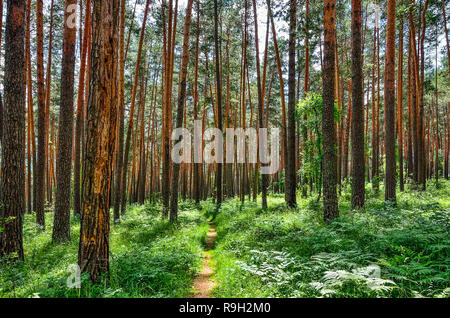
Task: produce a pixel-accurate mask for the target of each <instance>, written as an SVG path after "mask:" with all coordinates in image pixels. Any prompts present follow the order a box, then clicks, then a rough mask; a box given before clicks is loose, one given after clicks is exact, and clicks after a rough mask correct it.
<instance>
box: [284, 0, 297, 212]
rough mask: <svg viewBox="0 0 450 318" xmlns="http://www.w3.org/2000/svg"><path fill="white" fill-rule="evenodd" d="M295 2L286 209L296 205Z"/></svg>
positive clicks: (291, 9)
mask: <svg viewBox="0 0 450 318" xmlns="http://www.w3.org/2000/svg"><path fill="white" fill-rule="evenodd" d="M296 11H297V2H296V1H295V0H290V7H289V20H290V24H289V80H288V88H289V94H288V112H287V117H288V118H287V119H288V128H287V150H288V152H287V162H286V204H287V206H288V208H295V206H296V205H297V198H296V194H297V178H296V175H295V127H296V125H295V106H296V102H295V36H296V35H295V34H296V20H297V18H296V16H297V14H296Z"/></svg>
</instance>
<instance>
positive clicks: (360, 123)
mask: <svg viewBox="0 0 450 318" xmlns="http://www.w3.org/2000/svg"><path fill="white" fill-rule="evenodd" d="M361 62H362V61H361V0H352V208H353V209H358V208H363V207H364V203H365V181H364V178H365V163H364V105H363V88H362V64H361Z"/></svg>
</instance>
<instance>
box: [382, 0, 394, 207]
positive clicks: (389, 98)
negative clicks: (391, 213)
mask: <svg viewBox="0 0 450 318" xmlns="http://www.w3.org/2000/svg"><path fill="white" fill-rule="evenodd" d="M384 98H385V112H386V114H385V120H384V121H385V124H384V127H385V148H386V176H385V199H386V201H394V202H395V201H396V193H395V192H396V166H395V0H388V3H387V29H386V65H385V80H384Z"/></svg>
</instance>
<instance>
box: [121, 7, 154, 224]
mask: <svg viewBox="0 0 450 318" xmlns="http://www.w3.org/2000/svg"><path fill="white" fill-rule="evenodd" d="M149 4H150V0H147V2H146V5H145V11H144V20H143V21H142V28H141V35H140V38H139V47H138V53H137V57H136V67H135V70H134V80H133V88H132V91H131V106H130V112H129V118H128V130H127V138H126V141H125V155H124V158H123V168H122V187H121V189H120V190H121V194H120V199H121V213H122V214H125V211H126V206H127V200H126V199H127V193H126V187H125V185H126V184H127V172H128V160H129V156H130V144H131V133H132V132H133V125H134V107H135V105H136V91H137V85H138V79H139V71H140V64H141V55H142V46H143V43H144V35H145V27H146V24H147V15H148V8H149ZM123 62H124V61H122V63H123ZM122 63H121V64H122ZM121 68H122V66H121ZM120 73H122V71H120ZM119 76H121V75H119ZM119 89H120V87H119ZM123 96H124V95H123V94H119V97H120V98H121V99H123ZM119 103H123V102H122V101H121V100H120V101H119ZM120 105H121V104H120ZM119 112H121V110H120V111H119ZM119 116H120V115H119ZM119 138H120V137H119ZM116 215H117V211H116Z"/></svg>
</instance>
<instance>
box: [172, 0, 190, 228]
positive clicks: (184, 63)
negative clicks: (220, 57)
mask: <svg viewBox="0 0 450 318" xmlns="http://www.w3.org/2000/svg"><path fill="white" fill-rule="evenodd" d="M193 2H194V1H193V0H188V4H187V8H186V18H185V22H184V36H183V53H182V59H181V68H180V79H179V83H180V89H179V92H178V107H177V122H176V126H175V128H182V126H183V117H184V102H185V99H186V75H187V67H188V62H189V32H190V29H191V15H192V3H193ZM186 137H187V136H183V137H182V138H186ZM184 142H186V141H185V140H184ZM184 151H186V149H183V152H184ZM180 164H181V163H178V162H175V161H173V166H172V189H171V192H172V197H171V201H170V221H172V222H174V221H176V220H177V218H178V189H179V176H180Z"/></svg>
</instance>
